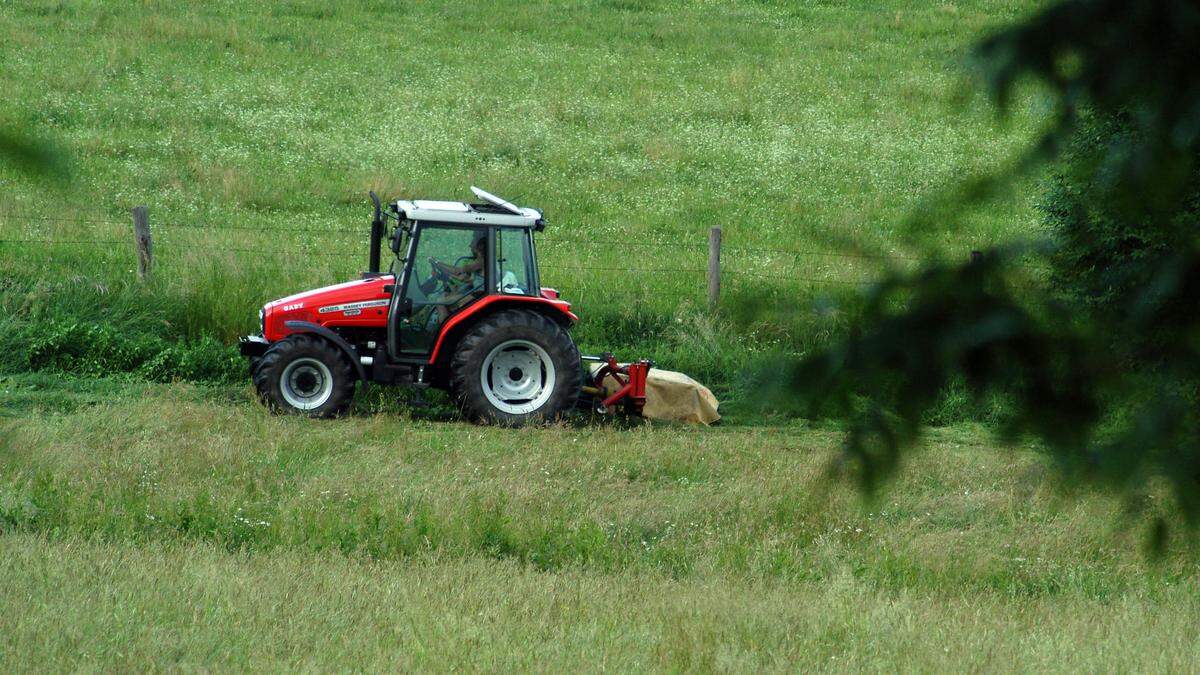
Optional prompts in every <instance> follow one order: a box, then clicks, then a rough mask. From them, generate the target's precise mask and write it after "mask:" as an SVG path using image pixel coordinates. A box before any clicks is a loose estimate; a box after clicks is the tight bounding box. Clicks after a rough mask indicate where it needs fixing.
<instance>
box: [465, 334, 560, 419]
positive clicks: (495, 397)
mask: <svg viewBox="0 0 1200 675" xmlns="http://www.w3.org/2000/svg"><path fill="white" fill-rule="evenodd" d="M479 380H480V384H482V385H483V395H484V396H486V397H487V400H488V403H491V404H492V405H493V406H494V407H495V408H496V409H497V410H499V411H501V412H505V413H508V414H510V415H528V414H529V413H532V412H534V411H536V410H538V409H539V408H541V407H542V406H543V405H545V404H546V401H548V400H549V399H550V395H551V394H553V393H554V362H553V361H551V360H550V355H549V354H547V353H546V350H545V349H542V348H541V347H539V346H538V345H535V344H534V343H532V342H530V341H529V340H509V341H507V342H502V343H500V344H498V345H496V346H495V347H494V348H493V349H492V351H490V352H488V355H487V358H485V359H484V360H483V368H482V370H481V371H480V373H479Z"/></svg>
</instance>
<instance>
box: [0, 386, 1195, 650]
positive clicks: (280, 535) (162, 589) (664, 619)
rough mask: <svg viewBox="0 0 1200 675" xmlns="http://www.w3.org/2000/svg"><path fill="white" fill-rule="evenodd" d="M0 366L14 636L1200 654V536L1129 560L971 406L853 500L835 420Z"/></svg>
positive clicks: (2, 482) (201, 643) (131, 642)
mask: <svg viewBox="0 0 1200 675" xmlns="http://www.w3.org/2000/svg"><path fill="white" fill-rule="evenodd" d="M0 389H2V390H3V393H2V396H3V399H2V401H3V404H4V407H5V409H7V410H9V411H10V416H9V417H8V418H7V419H5V420H3V421H0V439H2V440H0V531H4V532H6V533H7V534H5V535H3V542H4V551H5V553H4V554H3V555H0V572H2V573H3V576H4V578H6V579H10V582H8V583H6V584H4V585H3V586H2V590H0V617H4V618H3V619H0V629H2V630H0V658H9V659H16V658H22V655H26V654H30V653H35V654H37V655H38V656H39V657H44V658H46V659H51V661H49V663H52V664H57V665H63V666H70V665H81V664H87V663H91V664H94V665H103V666H108V667H116V666H122V665H127V666H130V667H134V668H143V667H146V666H149V665H154V664H157V665H162V666H166V665H171V664H177V663H178V664H197V663H207V664H226V665H238V666H245V665H257V666H261V667H266V666H270V665H276V666H278V665H284V664H288V665H297V664H308V665H316V666H322V665H323V666H330V665H334V664H338V663H346V660H347V659H352V660H353V661H354V663H361V664H364V665H365V666H366V667H386V666H396V665H410V666H413V667H420V666H428V665H433V664H437V665H439V666H442V667H447V666H449V665H451V664H459V665H462V666H464V667H481V666H482V667H495V668H508V667H512V666H521V665H524V666H534V665H537V666H538V667H546V668H550V669H559V668H562V667H566V666H568V665H569V664H571V663H573V661H574V660H575V659H577V658H579V657H580V655H582V656H583V657H584V658H586V659H595V660H597V661H603V662H606V663H608V664H610V665H611V666H613V667H634V666H649V665H654V666H666V667H671V668H686V667H705V666H714V667H759V666H774V667H780V668H782V667H808V666H813V665H820V664H826V663H829V664H834V663H836V662H835V661H834V659H835V658H836V659H838V660H840V661H841V662H842V663H845V662H847V661H848V662H849V663H851V664H853V665H855V666H859V667H870V668H878V669H887V668H888V667H889V664H895V663H897V662H902V663H906V664H910V665H911V666H913V667H917V668H924V669H940V668H942V667H945V666H946V665H948V664H957V665H959V666H964V665H969V664H974V665H978V666H980V667H993V668H1010V667H1014V666H1015V667H1021V668H1033V669H1038V668H1045V667H1051V668H1064V669H1072V668H1085V669H1087V668H1118V669H1120V668H1123V667H1134V666H1136V667H1138V668H1140V669H1155V670H1158V669H1173V670H1185V671H1186V670H1192V669H1194V668H1195V667H1196V665H1197V663H1196V661H1195V658H1196V656H1195V655H1196V654H1197V653H1200V652H1198V651H1197V647H1200V645H1198V644H1197V643H1196V641H1195V640H1196V638H1195V635H1194V632H1191V631H1187V630H1186V629H1185V627H1186V626H1188V625H1193V624H1194V622H1195V621H1196V620H1198V619H1200V606H1198V605H1197V602H1196V598H1197V597H1200V596H1197V591H1198V590H1200V589H1198V588H1197V586H1196V583H1197V582H1196V580H1197V576H1196V568H1195V563H1194V561H1193V560H1192V559H1190V558H1189V557H1188V556H1187V555H1186V553H1184V552H1174V553H1172V554H1171V555H1170V556H1169V557H1168V559H1167V560H1166V561H1164V562H1163V563H1162V565H1161V567H1159V568H1149V567H1147V566H1146V564H1145V561H1144V559H1143V558H1142V557H1141V554H1140V553H1139V546H1138V542H1139V538H1140V536H1141V535H1142V533H1143V531H1144V528H1143V527H1141V526H1140V525H1139V524H1138V523H1139V522H1140V521H1137V520H1135V521H1134V522H1132V523H1130V528H1129V529H1124V528H1122V527H1119V526H1118V525H1117V523H1119V522H1121V520H1120V517H1119V512H1120V509H1119V507H1118V505H1117V504H1115V503H1112V502H1110V501H1109V500H1105V499H1101V498H1097V497H1094V496H1088V495H1083V496H1082V497H1080V498H1077V499H1073V498H1068V499H1064V498H1063V497H1064V496H1063V495H1062V494H1060V493H1058V492H1056V491H1054V490H1053V489H1051V488H1050V487H1049V486H1048V484H1047V483H1046V479H1047V468H1046V466H1045V465H1044V464H1043V461H1042V460H1041V459H1040V458H1039V457H1038V456H1037V455H1036V454H1035V453H1033V452H1031V451H1030V450H1028V449H1021V450H1017V451H1012V452H1002V451H997V450H995V449H993V448H992V447H990V445H989V444H987V443H981V442H980V437H981V436H980V433H979V431H978V430H976V429H971V428H963V429H946V430H942V431H938V432H936V433H935V434H934V437H933V441H932V442H931V443H930V447H929V449H928V451H927V452H926V453H925V455H923V456H922V457H921V458H919V459H917V460H916V461H915V463H914V466H912V467H910V470H909V471H908V472H906V474H905V475H904V477H903V478H902V479H901V480H900V481H899V482H898V483H897V484H895V485H894V486H892V488H891V489H890V490H889V491H888V492H887V493H886V494H885V495H884V496H883V498H882V499H881V500H879V501H877V502H875V503H874V504H869V505H864V504H861V503H860V502H859V500H858V498H857V497H855V496H854V495H853V493H852V492H851V491H850V490H848V489H847V488H845V487H844V486H843V487H832V488H831V487H830V486H829V485H828V484H827V483H825V482H823V480H822V476H823V475H824V471H825V469H826V467H827V466H828V462H829V460H830V458H831V457H832V456H833V450H834V448H835V447H836V435H835V434H831V433H828V432H824V431H819V430H806V429H803V428H800V427H793V428H739V429H727V430H724V431H721V430H708V431H698V430H692V429H680V428H674V427H663V428H638V429H627V430H622V429H614V428H608V427H598V428H596V427H589V428H570V427H560V428H550V429H539V430H532V431H520V432H518V431H512V430H504V429H489V428H477V427H472V426H469V425H463V424H459V423H452V422H444V421H429V420H420V419H416V420H414V419H405V418H403V417H397V416H396V415H391V414H389V415H380V416H374V417H367V418H357V419H347V420H341V421H338V422H333V423H328V424H314V423H312V422H306V421H302V420H296V419H289V418H277V417H269V416H265V415H263V414H262V412H261V411H260V410H259V409H258V408H256V407H254V406H250V405H246V404H245V403H246V401H245V397H246V396H247V393H246V392H245V391H244V390H241V389H211V388H205V387H200V388H197V387H191V386H185V385H174V386H161V385H134V386H132V387H131V386H129V385H121V384H114V383H105V382H102V381H98V382H94V383H91V384H85V385H84V386H82V387H75V386H71V385H62V384H57V383H55V382H54V381H53V380H49V379H46V378H39V377H29V376H23V377H19V378H9V379H7V380H5V381H4V382H3V383H2V384H0ZM99 400H103V401H106V402H107V405H104V406H98V405H94V403H95V402H96V401H99ZM1148 508H1149V509H1150V510H1151V511H1152V512H1153V511H1154V510H1155V509H1156V508H1157V507H1156V506H1155V505H1154V503H1153V501H1152V500H1151V501H1150V502H1148ZM16 570H21V573H19V574H18V573H15V572H16ZM81 600H82V601H81Z"/></svg>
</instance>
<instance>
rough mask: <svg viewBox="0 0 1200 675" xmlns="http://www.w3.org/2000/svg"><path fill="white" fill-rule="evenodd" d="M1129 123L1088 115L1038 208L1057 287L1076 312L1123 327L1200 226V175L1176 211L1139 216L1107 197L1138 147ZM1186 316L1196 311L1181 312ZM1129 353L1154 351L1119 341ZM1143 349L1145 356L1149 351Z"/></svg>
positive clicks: (1140, 338)
mask: <svg viewBox="0 0 1200 675" xmlns="http://www.w3.org/2000/svg"><path fill="white" fill-rule="evenodd" d="M1136 135H1137V134H1136V132H1135V131H1134V130H1133V127H1132V126H1131V125H1130V124H1129V122H1128V121H1127V120H1126V119H1125V118H1123V117H1100V116H1091V117H1088V118H1087V119H1086V120H1085V122H1084V123H1083V124H1082V125H1081V126H1080V128H1079V129H1078V130H1077V131H1076V133H1075V134H1074V136H1073V138H1072V141H1071V144H1070V146H1069V149H1068V151H1067V152H1066V153H1065V154H1064V156H1063V160H1062V162H1060V164H1059V166H1058V167H1057V170H1056V171H1055V172H1054V175H1053V177H1052V178H1051V181H1050V184H1049V187H1048V189H1047V190H1046V194H1045V196H1044V198H1043V200H1042V203H1041V204H1040V208H1041V210H1042V212H1043V214H1044V217H1045V224H1046V226H1047V227H1048V228H1049V230H1050V234H1051V236H1052V237H1053V239H1054V241H1055V243H1056V244H1057V246H1056V248H1055V250H1054V253H1053V254H1052V255H1051V267H1052V281H1053V283H1054V286H1055V289H1056V290H1057V291H1058V293H1059V294H1060V296H1061V297H1062V299H1063V300H1065V301H1066V302H1067V304H1068V305H1070V306H1072V307H1073V308H1074V309H1075V310H1076V311H1079V312H1085V313H1091V314H1095V313H1102V314H1105V315H1107V317H1106V318H1107V319H1109V320H1112V321H1114V322H1115V323H1118V324H1120V323H1123V322H1124V321H1125V320H1126V319H1127V318H1128V317H1127V316H1126V315H1127V314H1128V313H1129V312H1131V311H1136V303H1134V302H1131V301H1130V299H1131V298H1135V297H1136V296H1137V294H1138V293H1140V292H1141V291H1143V290H1144V289H1145V288H1146V286H1147V284H1149V283H1150V281H1151V280H1152V278H1153V277H1154V275H1155V274H1156V273H1157V272H1158V271H1159V270H1160V269H1161V268H1162V267H1163V265H1165V264H1166V261H1167V259H1168V258H1169V257H1170V256H1172V255H1173V254H1174V253H1175V252H1177V251H1179V250H1186V249H1187V248H1188V247H1189V246H1190V241H1191V238H1192V236H1193V231H1194V228H1195V225H1196V223H1197V222H1198V221H1200V176H1198V175H1193V176H1192V177H1191V180H1190V182H1189V185H1190V189H1189V196H1188V198H1187V199H1186V200H1184V201H1183V202H1182V206H1181V207H1179V208H1177V210H1175V211H1173V212H1167V213H1146V212H1145V209H1142V210H1141V211H1140V214H1141V215H1133V214H1134V213H1135V211H1134V206H1135V205H1131V204H1126V203H1123V202H1122V201H1121V200H1114V199H1110V198H1106V197H1105V195H1107V194H1110V193H1111V192H1112V190H1113V186H1114V184H1117V183H1119V182H1120V181H1121V180H1122V179H1123V177H1122V175H1121V173H1120V172H1119V171H1118V170H1117V168H1116V167H1118V166H1120V160H1121V159H1122V158H1123V157H1124V155H1125V153H1126V152H1127V149H1128V148H1129V147H1131V146H1132V145H1134V144H1136V143H1137V142H1138V140H1139V139H1138V138H1137V137H1136ZM1172 311H1174V312H1187V313H1190V312H1192V311H1194V310H1193V308H1191V307H1183V306H1180V307H1176V308H1174V309H1173V310H1172ZM1113 337H1114V342H1116V343H1117V344H1116V345H1114V346H1119V347H1121V348H1122V350H1123V351H1126V352H1127V351H1128V350H1129V348H1144V347H1149V346H1152V345H1150V344H1149V341H1150V340H1151V339H1152V338H1150V337H1149V336H1145V335H1120V336H1115V335H1114V336H1113ZM1143 351H1145V350H1144V349H1143Z"/></svg>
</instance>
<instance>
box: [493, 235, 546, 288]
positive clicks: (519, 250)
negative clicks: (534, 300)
mask: <svg viewBox="0 0 1200 675" xmlns="http://www.w3.org/2000/svg"><path fill="white" fill-rule="evenodd" d="M496 265H497V269H498V271H499V274H497V275H496V290H497V291H499V292H500V293H506V294H508V295H536V293H533V292H532V291H533V288H534V285H535V284H536V281H537V280H536V279H534V277H533V244H532V242H531V241H530V233H529V229H528V228H524V227H502V228H500V229H499V230H498V231H497V232H496Z"/></svg>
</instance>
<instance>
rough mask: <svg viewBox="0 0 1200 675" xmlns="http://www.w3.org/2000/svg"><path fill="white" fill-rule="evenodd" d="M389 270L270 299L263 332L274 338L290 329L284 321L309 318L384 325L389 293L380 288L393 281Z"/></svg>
mask: <svg viewBox="0 0 1200 675" xmlns="http://www.w3.org/2000/svg"><path fill="white" fill-rule="evenodd" d="M394 279H395V278H394V277H393V276H392V275H390V274H387V275H384V276H381V277H375V278H372V279H358V280H355V281H347V282H345V283H342V284H334V285H332V286H325V287H323V288H315V289H313V290H311V291H305V292H303V293H297V294H295V295H289V296H288V297H286V298H280V299H279V300H272V301H271V302H268V303H267V304H266V305H265V306H264V307H263V336H264V337H266V338H267V339H268V340H271V341H275V340H279V339H281V338H283V337H284V336H286V335H287V334H288V333H290V332H291V331H290V330H288V329H287V328H286V327H285V326H284V322H286V321H309V322H312V323H317V324H321V325H325V326H363V327H374V326H386V325H387V313H388V301H389V300H390V298H391V294H390V293H387V292H385V291H384V290H383V287H384V286H385V285H387V284H391V283H394Z"/></svg>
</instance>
